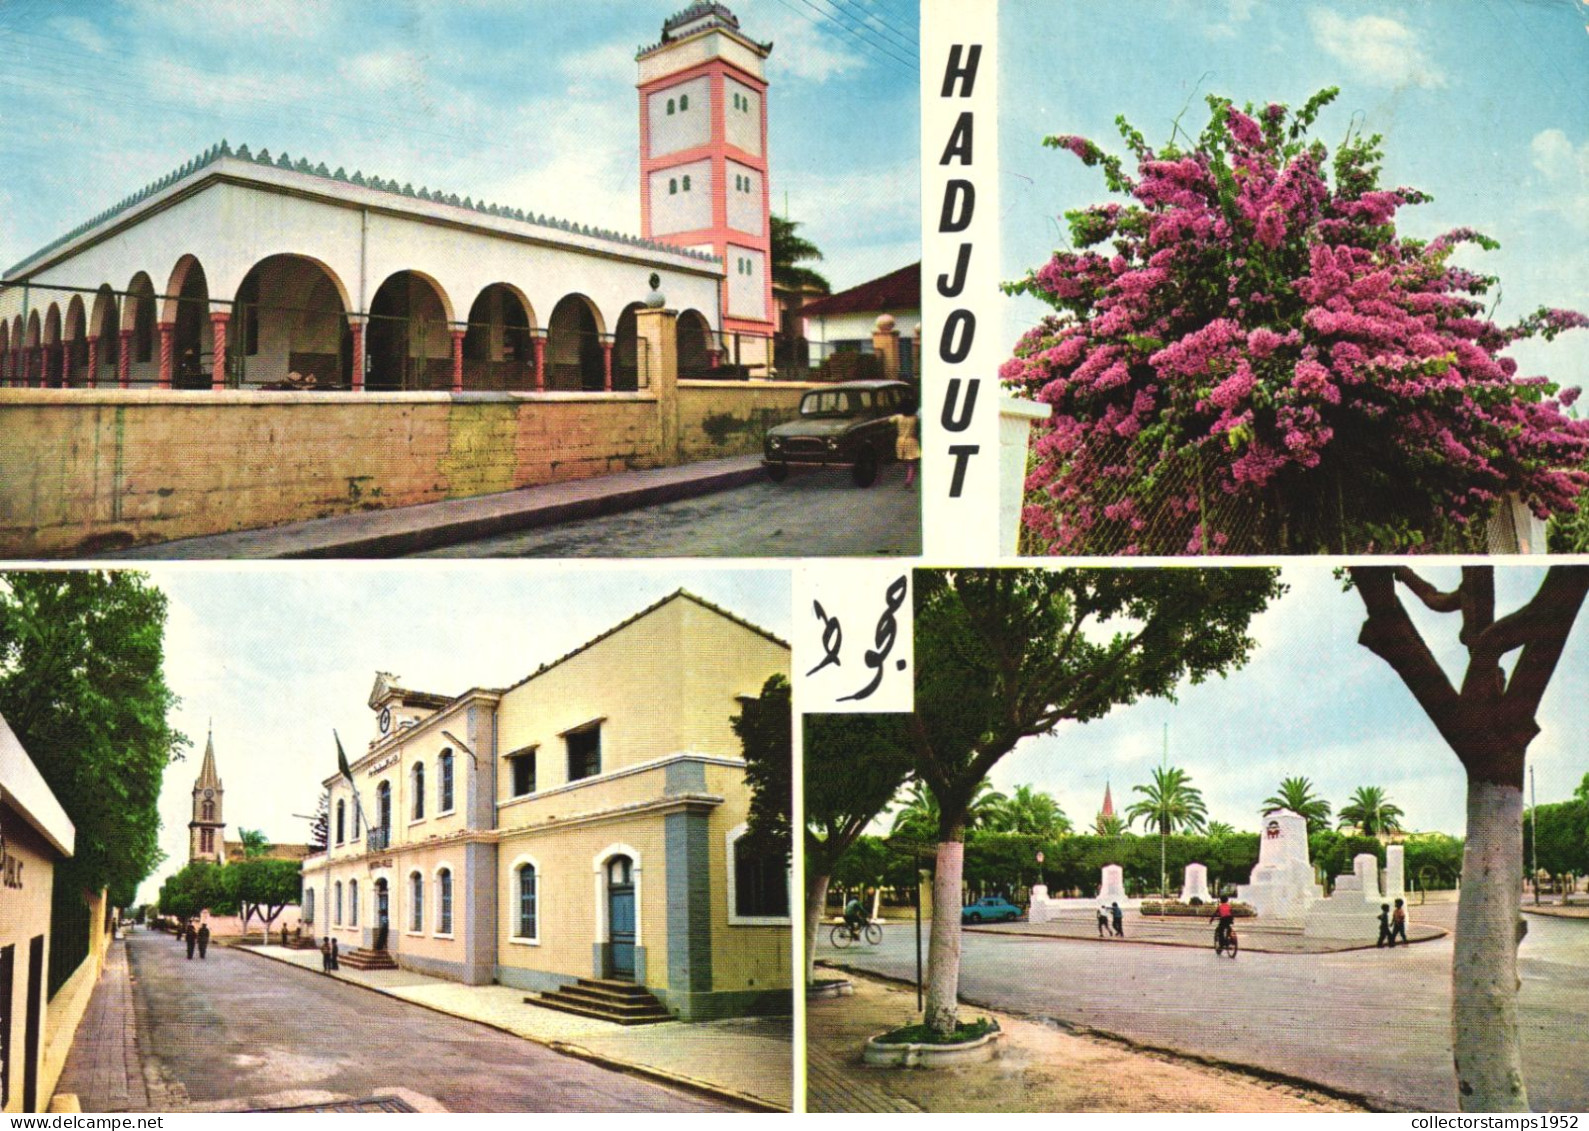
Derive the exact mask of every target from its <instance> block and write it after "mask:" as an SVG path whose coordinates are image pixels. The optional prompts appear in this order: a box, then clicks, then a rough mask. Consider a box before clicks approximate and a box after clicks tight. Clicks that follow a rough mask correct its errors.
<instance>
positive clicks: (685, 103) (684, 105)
mask: <svg viewBox="0 0 1589 1131" xmlns="http://www.w3.org/2000/svg"><path fill="white" fill-rule="evenodd" d="M689 108H690V96H689V95H688V94H681V95H679V113H681V114H682V113H684V111H686V110H688V109H689Z"/></svg>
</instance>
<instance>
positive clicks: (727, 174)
mask: <svg viewBox="0 0 1589 1131" xmlns="http://www.w3.org/2000/svg"><path fill="white" fill-rule="evenodd" d="M771 52H772V44H770V43H757V42H755V41H754V40H752V39H749V38H747V37H746V36H745V35H744V34H742V33H741V32H740V30H739V20H738V18H737V17H735V15H734V13H733V12H731V11H729V10H728V8H727V7H725V6H724V5H722V4H717V3H698V4H692V5H690V6H689V7H688V8H686V9H684V10H683V11H682V12H679V13H678V14H677V15H675V16H673V17H672V18H670V19H669V20H667V21H666V22H665V23H664V24H663V25H662V41H661V42H660V43H658V44H657V45H656V46H654V47H648V48H646V49H645V50H644V51H642V52H640V54H639V56H638V62H639V64H640V81H639V84H638V85H639V88H640V212H641V231H642V233H643V234H644V235H645V236H646V238H647V239H654V240H658V241H660V242H662V243H670V244H677V245H680V246H684V247H690V248H694V249H696V250H698V251H710V252H711V253H712V254H714V255H716V256H717V257H718V258H720V259H721V260H722V261H723V266H724V269H725V272H726V276H727V285H726V286H725V287H724V288H723V291H722V296H723V297H722V309H721V310H720V311H719V312H718V313H719V316H720V318H721V324H722V328H723V330H724V332H725V333H727V334H734V333H740V334H746V335H756V336H767V337H770V336H771V335H772V333H773V331H774V328H775V326H774V315H773V305H772V226H771V222H770V215H771V200H772V197H771V194H770V189H769V188H768V184H767V80H766V77H765V72H764V64H765V61H766V59H767V56H768V55H769V54H771Z"/></svg>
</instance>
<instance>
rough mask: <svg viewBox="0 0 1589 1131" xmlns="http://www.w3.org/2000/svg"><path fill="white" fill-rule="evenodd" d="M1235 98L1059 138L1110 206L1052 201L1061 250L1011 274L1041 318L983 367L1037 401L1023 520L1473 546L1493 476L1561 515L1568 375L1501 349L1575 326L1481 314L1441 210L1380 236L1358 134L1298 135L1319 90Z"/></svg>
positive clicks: (1370, 160) (1273, 541)
mask: <svg viewBox="0 0 1589 1131" xmlns="http://www.w3.org/2000/svg"><path fill="white" fill-rule="evenodd" d="M1336 93H1337V92H1336V91H1335V90H1334V89H1330V90H1325V91H1322V92H1320V93H1319V94H1317V95H1315V96H1314V97H1313V98H1312V99H1310V100H1309V101H1308V103H1307V104H1306V105H1305V106H1304V107H1303V108H1302V109H1301V110H1300V111H1297V112H1296V113H1295V114H1293V113H1292V112H1291V111H1290V109H1289V108H1288V107H1286V106H1282V105H1278V104H1271V105H1268V106H1265V107H1263V108H1261V109H1256V110H1255V109H1254V108H1253V107H1252V106H1250V105H1249V106H1248V107H1247V108H1246V109H1244V110H1243V109H1238V108H1236V107H1235V106H1234V105H1232V104H1231V103H1230V102H1229V101H1228V100H1226V99H1222V98H1218V97H1210V98H1209V100H1208V102H1209V105H1210V107H1211V109H1212V111H1213V113H1212V116H1211V119H1210V121H1209V124H1208V127H1207V128H1206V129H1205V130H1204V131H1203V133H1202V135H1201V136H1200V137H1199V138H1198V139H1197V141H1196V144H1195V145H1189V147H1184V148H1183V147H1181V146H1177V145H1175V144H1171V145H1167V146H1165V147H1164V148H1162V149H1159V150H1154V149H1151V148H1149V147H1148V145H1147V144H1146V143H1145V141H1144V140H1143V138H1142V135H1141V134H1140V133H1139V132H1138V131H1136V130H1135V129H1133V128H1132V127H1131V126H1130V125H1129V124H1128V123H1127V122H1126V121H1125V120H1124V119H1118V122H1119V126H1120V132H1121V135H1122V136H1123V137H1124V139H1125V142H1126V145H1127V146H1128V148H1129V149H1130V151H1131V153H1132V154H1133V155H1134V157H1135V159H1136V166H1137V168H1136V174H1135V175H1134V176H1133V175H1131V174H1129V173H1127V172H1126V171H1125V169H1124V166H1123V164H1122V162H1121V160H1120V159H1119V158H1118V157H1115V156H1111V155H1107V154H1105V153H1104V151H1103V150H1101V149H1100V148H1099V147H1098V146H1097V145H1095V144H1094V143H1093V142H1091V141H1089V140H1087V139H1085V138H1081V137H1075V136H1060V137H1053V138H1049V139H1047V142H1046V144H1048V145H1050V146H1054V147H1057V148H1063V149H1066V150H1069V151H1070V152H1072V153H1074V154H1075V155H1076V156H1077V157H1079V158H1081V160H1082V161H1083V162H1084V163H1085V164H1087V165H1088V166H1096V167H1100V168H1101V170H1102V172H1103V175H1104V179H1105V181H1106V182H1107V184H1108V187H1109V188H1110V190H1111V191H1113V192H1114V193H1117V194H1120V195H1121V196H1123V197H1125V198H1126V200H1125V201H1124V202H1123V203H1109V204H1103V205H1096V206H1093V207H1088V208H1083V209H1080V210H1078V211H1074V212H1069V213H1067V214H1066V219H1067V220H1068V222H1069V226H1070V232H1071V238H1072V242H1073V244H1074V248H1075V249H1074V250H1069V251H1060V252H1056V253H1055V255H1054V257H1053V258H1052V259H1051V260H1049V262H1048V263H1046V264H1045V265H1044V266H1043V267H1042V268H1041V269H1039V270H1037V271H1035V272H1033V273H1032V274H1030V275H1029V276H1028V277H1027V278H1026V279H1024V280H1022V281H1021V282H1018V283H1013V284H1009V285H1008V286H1007V287H1006V290H1007V291H1008V292H1010V293H1025V294H1031V295H1035V296H1037V297H1039V298H1041V299H1042V300H1044V301H1045V302H1047V303H1048V304H1049V305H1051V306H1052V307H1053V308H1054V310H1055V311H1056V313H1054V314H1051V315H1049V316H1047V317H1046V318H1044V320H1043V321H1042V323H1041V324H1040V325H1039V326H1037V327H1036V328H1035V329H1033V330H1031V331H1030V332H1028V333H1027V334H1026V335H1025V336H1024V337H1023V338H1022V340H1021V342H1020V344H1019V345H1018V347H1017V348H1016V352H1015V356H1014V358H1013V359H1011V360H1010V361H1009V362H1007V363H1006V364H1005V366H1004V367H1003V370H1002V371H1001V376H1002V377H1003V378H1004V380H1005V382H1006V383H1007V385H1008V386H1009V387H1010V388H1011V389H1012V390H1013V391H1015V392H1016V393H1017V395H1023V396H1028V397H1031V398H1034V399H1036V400H1038V401H1042V402H1044V403H1046V404H1049V405H1052V406H1053V409H1054V412H1053V416H1052V418H1051V419H1050V420H1049V421H1048V422H1046V423H1045V424H1043V425H1042V426H1041V427H1040V431H1039V434H1038V436H1037V439H1036V441H1035V443H1034V448H1033V462H1032V470H1031V472H1030V475H1029V476H1028V479H1027V503H1028V505H1027V508H1026V514H1025V521H1026V525H1027V529H1028V531H1029V533H1030V537H1032V538H1033V540H1034V541H1035V543H1036V546H1037V548H1039V549H1041V550H1046V551H1048V552H1053V553H1155V554H1180V553H1231V552H1254V551H1269V552H1283V553H1316V552H1361V551H1372V550H1381V551H1398V550H1419V549H1454V548H1460V547H1464V546H1467V547H1474V548H1482V546H1483V531H1484V528H1485V525H1486V522H1487V520H1488V519H1489V517H1490V516H1491V515H1492V514H1493V513H1494V512H1495V510H1496V507H1497V504H1498V503H1499V502H1500V501H1501V500H1502V499H1503V498H1504V497H1505V496H1506V495H1508V494H1509V493H1515V494H1516V495H1517V496H1518V497H1520V498H1521V499H1522V500H1523V501H1524V502H1525V503H1526V504H1527V505H1528V506H1529V507H1530V508H1531V509H1532V510H1533V511H1534V513H1535V514H1537V515H1539V516H1541V517H1545V516H1547V515H1551V514H1560V513H1570V512H1572V511H1573V510H1575V509H1576V499H1577V497H1578V496H1579V495H1580V494H1581V493H1582V492H1583V490H1584V488H1585V485H1586V482H1589V473H1586V472H1585V471H1584V470H1582V469H1583V467H1584V466H1585V461H1586V457H1589V422H1585V421H1579V420H1576V419H1573V418H1572V417H1571V416H1570V415H1569V414H1568V413H1567V412H1566V411H1565V410H1566V409H1567V406H1569V405H1570V404H1572V402H1573V400H1574V398H1575V397H1576V396H1577V393H1578V390H1577V389H1564V390H1563V389H1558V387H1557V386H1555V385H1553V384H1551V383H1550V382H1549V381H1547V380H1546V379H1545V378H1543V377H1521V376H1519V375H1518V373H1517V365H1516V363H1515V362H1514V361H1513V360H1512V359H1510V358H1508V357H1504V356H1501V354H1502V351H1503V350H1504V349H1506V347H1507V346H1509V345H1511V344H1512V343H1514V342H1516V341H1519V340H1521V339H1524V338H1530V337H1534V336H1536V335H1538V336H1541V337H1544V338H1546V339H1551V338H1554V337H1555V336H1556V335H1557V334H1558V333H1561V332H1562V331H1564V330H1568V329H1571V328H1573V327H1581V326H1586V325H1589V319H1586V318H1585V317H1584V316H1583V315H1581V314H1578V313H1575V312H1572V311H1566V310H1549V309H1541V310H1539V311H1537V312H1535V313H1533V314H1531V315H1529V316H1528V317H1526V318H1524V319H1523V320H1522V321H1520V322H1518V323H1517V324H1516V325H1511V326H1503V325H1498V324H1496V323H1495V322H1493V321H1491V319H1490V318H1489V317H1488V315H1487V314H1486V311H1485V303H1484V296H1485V295H1486V294H1487V293H1488V292H1489V290H1490V289H1491V287H1492V286H1494V285H1495V284H1496V280H1495V279H1494V278H1492V277H1489V276H1485V275H1482V274H1478V273H1475V272H1473V271H1469V270H1466V269H1464V268H1462V267H1459V266H1456V265H1455V264H1454V263H1453V262H1452V253H1453V251H1454V250H1455V249H1456V248H1457V247H1458V246H1459V245H1461V244H1463V243H1473V244H1478V245H1480V246H1482V247H1485V248H1493V247H1495V246H1496V245H1495V244H1494V243H1493V241H1491V240H1489V239H1487V238H1486V237H1485V236H1483V235H1481V234H1479V233H1477V232H1474V231H1471V230H1468V229H1458V230H1456V231H1452V232H1448V233H1446V234H1445V235H1442V236H1440V237H1438V238H1436V239H1433V240H1428V241H1424V240H1418V239H1412V238H1409V237H1407V236H1403V235H1399V234H1398V233H1397V230H1396V215H1397V212H1398V210H1399V209H1401V208H1402V207H1403V206H1404V205H1411V204H1418V203H1420V202H1422V201H1425V200H1427V199H1428V197H1427V196H1425V195H1424V194H1423V193H1421V192H1419V191H1418V190H1416V189H1411V188H1394V189H1386V188H1381V187H1380V184H1379V176H1380V167H1379V162H1380V160H1381V157H1382V151H1381V149H1380V140H1381V139H1380V137H1379V136H1378V135H1373V136H1368V137H1364V136H1363V135H1362V134H1361V133H1355V132H1354V133H1352V134H1350V135H1349V136H1348V138H1347V140H1346V141H1345V142H1344V143H1343V144H1342V145H1341V146H1340V147H1339V148H1338V149H1337V150H1336V152H1335V154H1334V157H1333V160H1331V159H1330V157H1329V154H1328V152H1327V150H1326V148H1325V146H1324V145H1323V144H1322V143H1320V142H1318V141H1310V140H1309V138H1308V131H1309V127H1310V126H1311V125H1312V124H1313V122H1314V120H1315V119H1316V118H1317V116H1318V114H1319V112H1320V110H1322V109H1323V108H1324V107H1325V106H1326V105H1328V104H1329V102H1330V101H1332V100H1333V99H1334V97H1335V95H1336Z"/></svg>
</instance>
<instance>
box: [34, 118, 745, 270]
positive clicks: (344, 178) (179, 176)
mask: <svg viewBox="0 0 1589 1131" xmlns="http://www.w3.org/2000/svg"><path fill="white" fill-rule="evenodd" d="M225 157H233V158H236V159H237V160H239V161H252V162H253V163H254V164H256V165H265V166H270V167H273V168H277V169H288V170H291V171H292V172H296V173H304V174H307V175H309V176H312V177H324V178H325V179H326V180H331V181H341V182H343V183H344V184H350V185H358V186H360V187H362V188H367V189H374V190H375V191H376V192H389V193H392V194H393V195H395V196H406V197H411V198H414V199H417V200H428V201H431V202H432V203H435V204H447V205H451V206H452V207H454V208H467V209H470V210H471V211H474V212H479V213H482V214H484V215H487V216H499V217H503V218H505V219H510V220H518V221H522V222H523V223H526V224H535V225H538V226H540V227H543V228H553V229H556V230H557V231H561V232H569V233H571V234H573V235H583V236H592V237H594V238H596V239H603V240H610V241H611V242H613V243H619V244H624V245H626V246H629V247H638V248H644V249H646V250H648V251H665V252H669V253H671V254H674V255H682V256H686V257H688V258H691V259H699V260H702V261H704V262H708V263H710V262H716V259H717V257H716V256H715V255H711V254H709V253H707V252H702V251H694V250H692V249H690V248H685V247H677V246H675V245H673V244H664V243H658V242H656V241H655V240H647V239H641V238H640V237H639V236H630V235H625V234H623V233H622V232H614V231H610V230H608V229H606V228H592V227H591V226H590V225H589V224H575V223H573V222H572V221H570V220H559V219H558V218H556V217H555V216H548V215H545V214H544V213H543V214H540V215H537V214H536V213H534V212H526V211H525V210H524V209H522V208H509V207H507V206H506V205H502V204H487V203H486V202H485V201H484V200H480V201H475V200H474V199H473V198H472V197H467V196H466V197H464V198H463V199H461V200H460V199H459V198H458V194H457V193H443V192H442V191H441V190H440V189H436V190H434V191H433V190H431V189H429V188H425V187H421V188H419V189H418V190H416V189H415V188H414V186H413V184H412V183H408V182H405V183H403V184H401V185H400V184H398V183H397V182H396V181H395V180H384V179H382V178H381V177H374V176H372V177H366V176H365V175H364V174H363V172H361V171H359V170H357V169H355V170H354V171H353V173H352V174H351V175H350V174H349V173H348V172H347V170H345V169H344V168H342V167H341V166H338V167H337V169H336V171H335V172H332V171H331V170H330V169H328V168H327V167H326V164H325V162H323V161H322V162H320V163H319V164H317V165H311V164H310V163H309V162H308V161H307V160H305V159H304V158H302V157H300V158H298V159H297V160H296V161H294V160H293V159H292V158H291V157H289V156H288V155H287V153H286V152H285V151H283V152H282V153H281V154H280V155H279V156H277V157H272V156H271V155H270V150H268V149H261V150H260V151H259V153H258V155H257V156H256V155H255V154H254V153H252V152H250V151H249V148H248V146H246V145H242V146H239V147H238V148H237V149H236V150H235V151H234V150H233V149H232V147H231V146H230V145H229V144H228V143H227V142H226V141H225V140H224V139H223V140H222V141H221V143H220V144H219V145H212V146H211V147H210V148H208V149H206V150H205V151H204V152H203V153H201V154H199V155H198V156H197V157H195V158H193V160H191V161H188V162H187V163H185V164H183V165H182V166H180V167H179V168H177V169H174V170H172V171H171V172H170V173H168V174H166V175H165V176H163V177H161V178H160V179H159V180H157V181H154V182H152V183H150V184H148V185H145V186H144V187H143V188H141V189H139V190H138V191H137V192H135V193H133V194H132V195H130V196H127V197H125V198H123V199H121V200H119V201H117V202H116V203H115V204H113V205H111V206H110V207H109V208H107V209H105V210H104V211H103V212H101V213H99V215H97V216H94V217H93V218H91V219H89V220H87V221H85V222H84V223H81V224H79V225H78V226H77V227H75V228H73V229H72V230H71V231H69V232H67V233H66V234H65V235H63V236H61V237H59V238H58V239H54V240H51V241H50V242H49V243H47V244H45V245H44V246H43V247H41V248H39V249H38V250H37V251H35V252H34V253H33V254H32V255H29V256H28V257H27V258H25V259H23V260H21V261H20V262H18V263H15V264H13V265H12V266H11V267H9V268H7V269H6V271H5V274H6V275H8V276H9V275H13V274H15V273H16V272H17V271H20V270H21V269H22V268H23V267H26V266H27V265H28V264H30V263H32V262H33V261H34V260H37V259H42V258H43V257H44V256H46V255H48V254H49V253H50V252H52V251H54V250H55V249H56V248H58V247H60V246H62V245H63V244H67V243H70V242H71V241H72V240H74V239H76V238H77V237H78V236H81V235H83V234H84V233H85V232H88V231H91V230H93V229H94V228H96V227H98V226H99V225H100V224H103V223H105V222H106V221H107V220H111V219H113V218H115V217H116V216H119V215H120V214H121V213H123V212H126V211H127V210H128V209H130V208H132V207H133V206H134V205H136V204H139V203H141V202H143V201H145V200H148V199H149V198H150V197H151V196H154V195H155V194H156V193H159V192H163V191H164V190H166V189H168V188H170V187H171V186H172V185H174V184H176V183H177V182H179V181H181V180H184V179H185V178H187V177H190V176H192V175H193V174H194V173H197V172H198V171H199V170H201V169H204V168H206V167H207V166H210V165H213V164H215V163H216V162H217V161H219V160H221V159H222V158H225Z"/></svg>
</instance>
